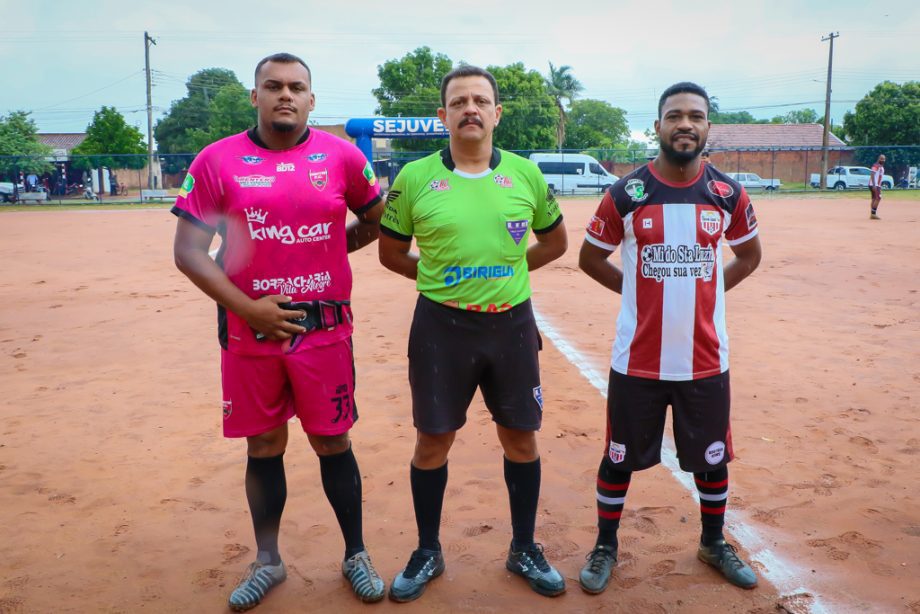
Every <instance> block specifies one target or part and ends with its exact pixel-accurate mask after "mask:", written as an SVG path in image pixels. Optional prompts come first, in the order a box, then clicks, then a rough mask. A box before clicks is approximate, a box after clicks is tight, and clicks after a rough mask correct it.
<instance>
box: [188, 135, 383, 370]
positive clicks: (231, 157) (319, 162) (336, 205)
mask: <svg viewBox="0 0 920 614" xmlns="http://www.w3.org/2000/svg"><path fill="white" fill-rule="evenodd" d="M255 139H257V137H256V136H255V135H254V134H253V133H252V131H250V132H249V133H241V134H237V135H235V136H231V137H228V138H225V139H222V140H220V141H217V142H216V143H213V144H212V145H209V146H208V147H206V148H205V149H204V150H202V151H201V153H200V154H198V156H197V157H196V158H195V161H194V162H193V163H192V166H191V168H190V169H189V173H188V176H187V177H186V178H185V182H184V183H183V184H182V188H181V189H180V190H179V197H178V198H177V199H176V204H175V207H173V213H175V214H176V215H178V216H180V217H182V218H184V219H186V220H189V221H191V222H193V223H195V224H197V225H198V226H200V227H202V228H205V229H208V230H212V231H216V232H218V233H219V234H220V236H221V240H222V242H221V247H220V251H219V253H218V256H217V262H218V264H219V265H220V266H221V268H223V270H224V272H225V273H226V274H227V276H228V277H229V278H230V280H231V281H232V282H233V283H234V284H236V286H237V287H239V288H240V289H241V290H243V291H244V292H245V293H246V294H248V295H249V296H251V297H252V298H259V297H261V296H265V295H268V294H285V295H287V296H290V297H291V298H292V299H293V300H294V301H309V300H318V299H322V300H338V301H341V300H348V299H349V298H350V297H351V283H352V281H351V267H350V266H349V264H348V250H347V243H346V237H345V224H346V208H347V209H351V210H352V211H353V212H355V213H361V212H363V211H365V210H367V209H369V208H371V207H372V206H374V204H376V203H377V202H378V201H379V200H380V186H379V185H378V184H377V179H376V177H375V175H374V173H373V170H372V169H371V167H370V165H369V163H368V162H367V160H366V159H365V158H364V156H363V154H362V153H361V152H360V150H359V149H358V148H357V147H355V146H354V145H352V144H351V143H349V142H348V141H345V140H343V139H340V138H338V137H336V136H333V135H331V134H328V133H326V132H322V131H320V130H310V131H309V133H308V136H307V138H306V139H305V140H303V141H302V142H300V143H299V144H298V145H296V146H294V147H292V148H290V149H285V150H280V151H276V150H271V149H266V148H264V147H262V146H260V145H258V144H256V142H255ZM225 311H226V310H223V309H220V310H219V318H220V319H221V320H223V317H224V316H226V321H225V322H224V321H221V322H220V323H219V324H220V325H219V329H220V338H221V345H222V346H224V347H225V348H226V349H227V350H228V351H231V352H235V353H239V354H251V355H261V354H277V353H278V352H281V351H284V344H283V343H282V342H280V341H257V340H256V337H255V334H254V332H253V330H252V329H251V328H250V327H249V325H248V324H246V321H245V320H243V319H242V318H240V317H239V316H237V315H236V314H234V313H232V312H229V311H226V312H225ZM224 324H225V325H226V327H224ZM351 333H352V326H351V323H350V322H346V323H343V324H341V325H339V326H338V327H337V328H336V329H335V330H332V331H326V330H318V331H315V332H312V333H310V334H308V335H305V336H304V337H303V339H302V341H301V342H300V344H299V345H298V346H297V349H298V351H300V350H302V349H305V348H309V347H316V346H319V345H324V344H328V343H332V342H334V341H338V340H340V339H344V338H346V337H348V336H349V335H350V334H351Z"/></svg>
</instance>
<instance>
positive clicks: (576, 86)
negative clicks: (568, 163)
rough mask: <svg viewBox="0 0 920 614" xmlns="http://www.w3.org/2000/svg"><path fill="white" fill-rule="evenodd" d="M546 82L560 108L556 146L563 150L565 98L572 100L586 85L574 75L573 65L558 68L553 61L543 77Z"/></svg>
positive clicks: (570, 101) (550, 93) (570, 102)
mask: <svg viewBox="0 0 920 614" xmlns="http://www.w3.org/2000/svg"><path fill="white" fill-rule="evenodd" d="M543 81H544V83H546V89H547V91H548V92H549V95H550V96H552V97H553V99H554V100H555V101H556V108H558V109H559V123H558V124H557V125H556V146H557V147H558V148H559V150H560V151H562V144H563V143H564V142H565V107H563V106H562V101H563V100H568V101H569V104H570V105H571V104H572V100H574V99H575V97H576V96H577V95H578V92H580V91H582V90H583V89H585V88H584V86H582V84H581V82H580V81H579V80H578V79H576V78H575V77H574V76H573V75H572V67H571V66H560V67H558V68H556V67H555V66H553V63H552V62H550V63H549V74H547V75H546V76H545V77H544V78H543Z"/></svg>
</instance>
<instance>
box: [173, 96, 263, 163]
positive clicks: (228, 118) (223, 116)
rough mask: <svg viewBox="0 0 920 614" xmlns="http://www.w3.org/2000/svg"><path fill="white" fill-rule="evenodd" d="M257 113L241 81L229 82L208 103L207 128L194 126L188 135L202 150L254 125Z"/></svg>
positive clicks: (197, 148) (196, 149) (196, 148)
mask: <svg viewBox="0 0 920 614" xmlns="http://www.w3.org/2000/svg"><path fill="white" fill-rule="evenodd" d="M257 114H258V113H257V111H256V109H255V107H253V106H252V103H251V102H250V99H249V92H248V91H247V90H246V88H244V87H243V85H242V84H240V83H229V84H227V85H225V86H223V87H222V88H220V90H218V92H217V94H216V95H215V96H214V98H213V99H212V100H211V103H210V104H209V105H208V127H207V129H206V130H202V129H201V128H193V129H191V130H190V131H189V132H188V133H187V136H188V138H189V141H190V142H191V144H192V147H193V148H194V150H195V151H201V150H202V149H204V148H205V147H207V146H208V145H210V144H211V143H213V142H214V141H218V140H220V139H222V138H224V137H228V136H231V135H233V134H238V133H240V132H242V131H244V130H246V129H247V128H250V127H252V126H254V125H255V123H256V119H257Z"/></svg>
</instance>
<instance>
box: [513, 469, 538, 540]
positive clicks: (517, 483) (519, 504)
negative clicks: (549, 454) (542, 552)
mask: <svg viewBox="0 0 920 614" xmlns="http://www.w3.org/2000/svg"><path fill="white" fill-rule="evenodd" d="M505 484H506V485H507V486H508V501H509V503H511V531H512V539H511V549H512V550H514V551H515V552H521V551H523V550H525V549H526V548H529V547H530V546H533V533H534V527H535V525H536V523H537V503H538V501H539V499H540V459H539V458H537V459H536V460H533V461H530V462H529V463H514V462H511V461H510V460H508V459H507V458H505Z"/></svg>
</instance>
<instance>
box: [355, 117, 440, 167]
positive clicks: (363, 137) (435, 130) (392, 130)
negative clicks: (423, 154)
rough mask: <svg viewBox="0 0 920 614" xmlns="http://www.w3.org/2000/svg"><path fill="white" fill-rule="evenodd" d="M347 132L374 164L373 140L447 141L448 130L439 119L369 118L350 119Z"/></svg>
mask: <svg viewBox="0 0 920 614" xmlns="http://www.w3.org/2000/svg"><path fill="white" fill-rule="evenodd" d="M345 132H346V133H347V134H348V136H350V137H352V138H354V139H355V145H357V146H358V149H360V150H361V152H362V153H363V154H364V156H365V157H366V158H367V161H368V162H371V163H373V161H374V160H373V158H374V151H373V150H374V147H373V139H375V138H377V139H410V138H411V139H446V138H447V137H448V132H447V128H445V127H444V124H442V123H441V120H440V119H438V118H437V117H367V118H355V119H349V120H348V121H347V122H346V123H345Z"/></svg>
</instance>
